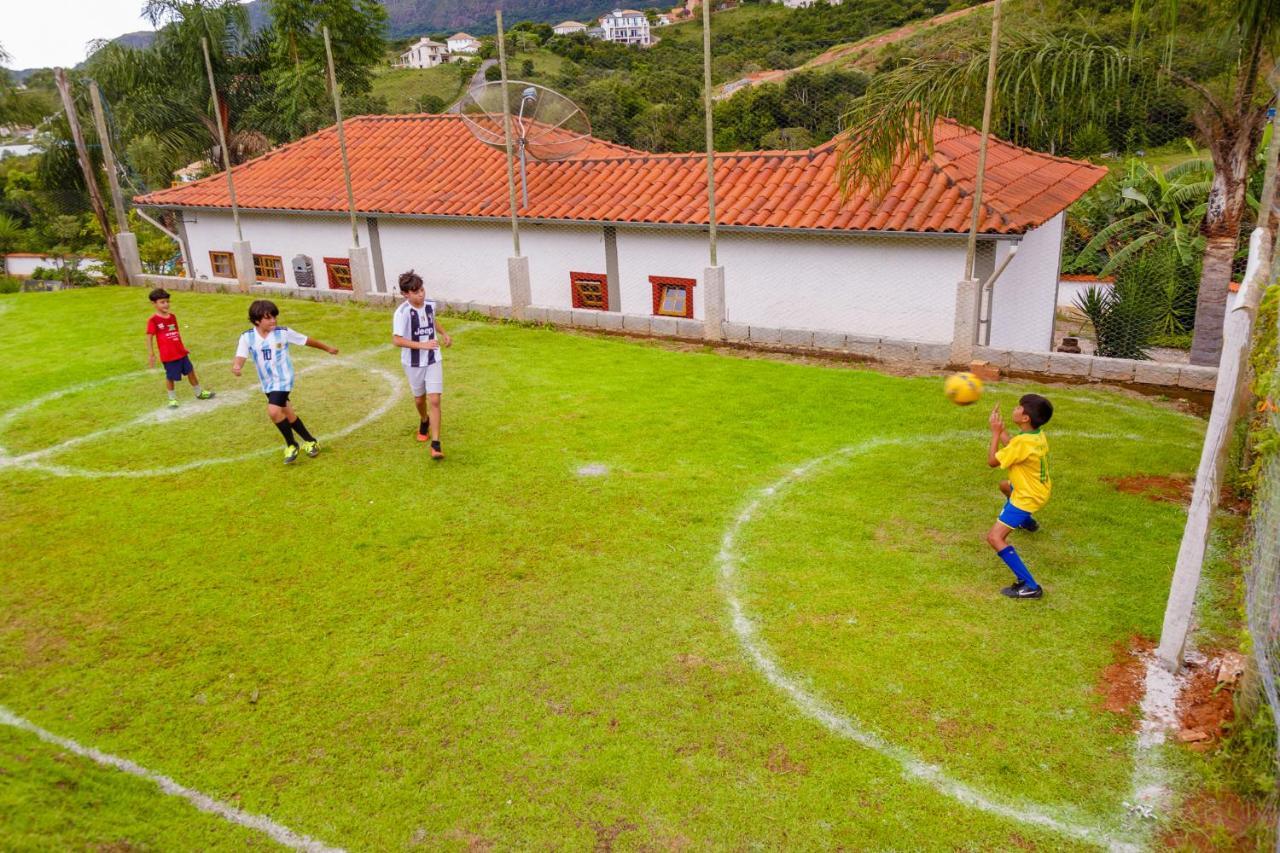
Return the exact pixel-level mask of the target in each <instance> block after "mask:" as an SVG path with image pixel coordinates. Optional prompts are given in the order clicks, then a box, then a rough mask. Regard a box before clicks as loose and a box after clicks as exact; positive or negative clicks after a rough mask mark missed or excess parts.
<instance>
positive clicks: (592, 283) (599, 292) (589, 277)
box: [569, 272, 609, 311]
mask: <svg viewBox="0 0 1280 853" xmlns="http://www.w3.org/2000/svg"><path fill="white" fill-rule="evenodd" d="M569 287H570V288H571V289H572V295H573V307H574V308H588V309H591V310H594V311H608V310H609V276H607V275H605V274H604V273H601V272H571V273H569Z"/></svg>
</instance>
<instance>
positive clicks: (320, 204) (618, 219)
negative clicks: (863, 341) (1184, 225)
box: [136, 115, 1107, 234]
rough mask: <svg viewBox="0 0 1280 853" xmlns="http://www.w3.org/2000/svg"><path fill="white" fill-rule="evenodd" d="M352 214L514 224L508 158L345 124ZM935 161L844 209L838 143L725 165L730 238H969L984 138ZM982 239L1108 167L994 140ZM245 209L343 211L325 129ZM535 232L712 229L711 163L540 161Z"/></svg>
mask: <svg viewBox="0 0 1280 853" xmlns="http://www.w3.org/2000/svg"><path fill="white" fill-rule="evenodd" d="M345 130H346V137H347V148H348V152H349V156H350V160H351V180H352V185H353V188H354V192H355V198H356V207H357V209H358V210H359V211H361V212H362V213H385V214H393V215H397V214H398V215H428V216H458V217H468V218H477V217H495V218H501V217H505V216H509V215H510V210H509V207H508V200H507V199H508V196H507V174H506V165H505V163H504V157H503V154H502V152H501V151H498V150H494V149H492V148H489V147H487V146H485V145H483V144H481V143H479V142H478V141H477V140H476V139H475V138H474V137H473V136H472V135H471V133H470V131H468V130H467V128H466V126H465V125H464V124H463V123H462V120H461V118H459V117H458V116H456V115H396V116H361V117H357V118H352V119H348V120H347V122H346V123H345ZM934 135H935V150H934V153H933V155H932V156H931V157H929V158H927V159H925V160H924V161H922V162H917V163H908V164H904V165H902V166H900V168H899V169H898V172H897V174H896V175H895V176H894V180H893V183H892V185H891V187H890V188H889V190H888V191H887V192H886V193H885V194H884V196H883V197H882V198H879V199H876V198H871V197H868V196H867V195H866V194H865V193H860V194H855V195H853V196H851V197H850V198H849V199H847V200H843V201H842V200H841V198H840V193H839V190H838V187H837V185H836V173H837V159H838V156H839V152H838V150H837V143H836V142H834V141H833V142H829V143H827V144H825V145H822V146H820V147H818V148H813V149H809V150H807V151H746V152H734V153H720V154H717V155H716V157H715V171H716V219H717V222H718V223H719V224H721V225H723V226H747V227H761V228H802V229H816V230H823V231H895V232H925V233H928V232H932V233H961V232H965V231H967V230H968V228H969V219H970V215H971V211H972V199H973V189H974V180H975V175H976V170H977V155H978V132H977V131H976V130H974V129H972V128H969V127H965V126H963V125H960V124H958V123H956V122H952V121H941V122H939V124H938V127H937V129H936V132H935V134H934ZM987 164H988V171H987V181H986V190H985V199H984V202H983V216H982V222H981V224H980V229H981V231H982V232H983V233H989V234H1020V233H1023V232H1025V231H1026V230H1027V229H1029V228H1034V227H1036V226H1038V225H1041V224H1043V223H1044V222H1046V221H1047V220H1049V219H1051V218H1052V217H1053V216H1055V215H1057V214H1058V213H1060V212H1061V211H1062V210H1064V209H1065V208H1066V207H1067V206H1069V205H1070V204H1071V203H1072V202H1074V201H1075V200H1076V199H1078V198H1079V197H1080V196H1081V195H1083V194H1084V193H1085V192H1087V191H1088V190H1089V188H1091V187H1092V186H1093V185H1094V184H1096V183H1097V182H1098V181H1100V180H1101V179H1102V178H1103V177H1104V176H1105V175H1106V174H1107V170H1106V169H1105V168H1103V167H1101V166H1094V165H1091V164H1089V163H1082V162H1079V161H1076V160H1069V159H1066V158H1063V157H1052V156H1049V155H1047V154H1040V153H1037V152H1034V151H1029V150H1027V149H1024V148H1019V147H1017V146H1015V145H1012V144H1010V143H1008V142H1004V141H1002V140H997V139H995V138H994V137H993V138H992V144H991V146H990V149H989V152H988V156H987ZM232 174H233V176H234V178H235V184H236V197H237V201H238V202H239V204H240V207H241V208H243V209H245V210H254V209H258V210H300V211H317V212H320V211H323V212H326V213H329V212H338V213H342V212H345V211H346V209H347V197H346V189H345V185H344V183H343V179H342V168H341V162H340V159H339V155H338V145H337V133H336V131H335V129H334V128H332V127H331V128H327V129H325V130H322V131H320V132H319V133H316V134H313V135H312V136H308V137H306V138H304V139H300V140H298V141H297V142H293V143H290V144H288V145H284V146H281V147H280V148H277V149H275V150H274V151H271V152H268V153H267V154H264V155H262V156H261V157H258V158H256V159H254V160H251V161H249V162H247V163H244V164H242V165H239V166H236V167H234V169H233V170H232ZM528 180H529V202H530V203H529V206H528V207H527V208H523V209H521V210H520V215H521V217H523V218H527V219H538V220H569V221H592V222H615V223H654V224H672V225H705V224H707V222H708V218H709V217H708V212H707V203H706V158H705V156H704V155H702V154H649V153H646V152H642V151H636V150H634V149H631V148H627V147H625V146H621V145H615V144H613V143H610V142H605V141H603V140H595V141H593V142H592V143H591V144H590V145H589V146H588V148H587V149H586V150H585V151H583V152H581V153H580V154H579V155H577V156H576V157H574V158H572V159H569V160H564V161H561V162H558V163H545V162H537V161H533V160H530V162H529V167H528ZM136 200H137V202H138V203H139V204H143V205H151V206H156V207H220V208H225V207H230V202H229V200H228V195H227V182H226V176H225V174H221V173H220V174H218V175H214V176H211V177H208V178H205V179H203V180H199V181H194V182H192V183H188V184H184V185H182V186H178V187H172V188H169V189H162V190H158V191H156V192H153V193H150V194H147V195H143V196H139V197H138V198H137V199H136Z"/></svg>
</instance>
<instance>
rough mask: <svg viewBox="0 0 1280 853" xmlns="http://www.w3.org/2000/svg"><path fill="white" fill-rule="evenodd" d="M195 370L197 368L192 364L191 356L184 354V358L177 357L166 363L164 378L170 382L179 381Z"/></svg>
mask: <svg viewBox="0 0 1280 853" xmlns="http://www.w3.org/2000/svg"><path fill="white" fill-rule="evenodd" d="M195 372H196V369H195V368H194V367H192V366H191V357H190V356H186V355H184V356H183V357H182V358H175V359H174V360H173V361H166V362H165V363H164V378H165V379H168V380H169V381H170V382H179V381H181V379H182V377H184V376H186V375H187V374H188V373H195Z"/></svg>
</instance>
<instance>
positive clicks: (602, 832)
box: [591, 818, 637, 853]
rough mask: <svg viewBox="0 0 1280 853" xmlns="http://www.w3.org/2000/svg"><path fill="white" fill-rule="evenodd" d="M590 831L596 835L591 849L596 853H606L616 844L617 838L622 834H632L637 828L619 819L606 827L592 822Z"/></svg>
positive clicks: (597, 822)
mask: <svg viewBox="0 0 1280 853" xmlns="http://www.w3.org/2000/svg"><path fill="white" fill-rule="evenodd" d="M591 829H592V831H594V832H595V834H596V843H595V846H594V848H593V849H594V850H595V851H596V853H607V851H609V850H612V849H613V847H614V845H615V844H617V843H618V836H620V835H622V833H624V832H633V831H635V830H636V829H637V827H636V825H635V824H634V823H631V822H630V821H627V820H623V819H621V818H619V819H618V820H615V821H614V822H613V823H611V824H608V825H606V824H604V823H601V822H599V821H594V820H593V821H591Z"/></svg>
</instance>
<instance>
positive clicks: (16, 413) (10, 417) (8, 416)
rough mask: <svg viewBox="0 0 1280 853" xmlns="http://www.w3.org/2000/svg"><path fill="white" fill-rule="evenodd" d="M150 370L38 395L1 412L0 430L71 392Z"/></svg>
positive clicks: (129, 377)
mask: <svg viewBox="0 0 1280 853" xmlns="http://www.w3.org/2000/svg"><path fill="white" fill-rule="evenodd" d="M149 372H150V371H147V370H135V371H132V372H130V373H120V374H117V375H115V376H108V377H106V378H104V379H95V380H94V381H92V382H81V383H80V384H79V385H71V386H68V387H66V388H61V389H59V390H57V391H52V392H50V393H48V394H43V395H41V396H39V397H36V398H35V399H33V400H28V401H27V402H25V403H23V404H22V405H20V406H17V407H15V408H12V409H10V410H9V411H7V412H4V413H0V432H2V431H3V430H5V429H6V428H7V427H8V426H9V424H11V423H13V421H14V420H15V419H17V418H18V417H20V416H22V415H24V414H26V413H27V412H30V411H32V410H33V409H38V408H40V407H41V406H43V405H45V404H46V403H52V402H53V401H54V400H57V399H60V398H62V397H66V396H69V395H71V394H78V393H80V392H81V391H91V390H93V389H94V388H99V387H101V386H103V385H108V384H110V383H112V382H121V381H123V380H125V379H136V378H138V377H139V376H145V375H146V374H147V373H149ZM4 455H5V449H4V447H3V446H0V456H4Z"/></svg>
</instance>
